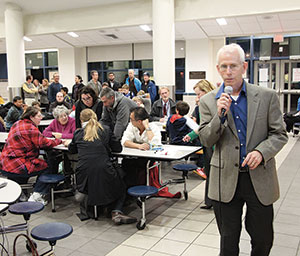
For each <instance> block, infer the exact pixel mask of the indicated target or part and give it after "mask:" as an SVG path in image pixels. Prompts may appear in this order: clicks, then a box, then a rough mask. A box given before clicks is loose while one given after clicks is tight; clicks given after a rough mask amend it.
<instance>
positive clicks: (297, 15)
mask: <svg viewBox="0 0 300 256" xmlns="http://www.w3.org/2000/svg"><path fill="white" fill-rule="evenodd" d="M278 16H279V19H280V20H299V19H300V11H296V12H285V13H279V14H278Z"/></svg>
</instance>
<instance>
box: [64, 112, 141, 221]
mask: <svg viewBox="0 0 300 256" xmlns="http://www.w3.org/2000/svg"><path fill="white" fill-rule="evenodd" d="M80 120H81V124H82V127H83V128H82V129H78V130H77V131H76V132H75V134H74V137H73V140H72V142H71V143H70V145H69V151H70V152H71V153H78V165H77V169H76V178H77V189H78V191H79V192H80V193H82V194H84V195H86V196H82V199H83V200H82V202H81V205H80V206H81V209H80V210H81V214H79V218H80V219H81V220H84V219H88V218H89V216H88V214H87V205H105V206H109V207H110V208H112V209H113V210H112V220H113V222H114V223H115V224H129V223H133V222H136V218H133V217H130V216H126V215H124V214H123V212H122V206H123V203H124V199H125V196H126V190H125V186H124V184H123V181H122V179H121V177H120V175H119V173H118V172H117V170H116V169H115V167H114V166H113V164H112V161H111V159H110V151H114V152H121V151H122V145H121V143H120V141H118V140H116V139H115V137H114V135H113V134H112V132H111V131H110V130H109V129H106V128H103V127H102V126H101V124H100V123H99V122H98V121H97V116H96V114H95V113H94V112H93V111H92V110H91V109H85V110H83V111H82V112H81V114H80Z"/></svg>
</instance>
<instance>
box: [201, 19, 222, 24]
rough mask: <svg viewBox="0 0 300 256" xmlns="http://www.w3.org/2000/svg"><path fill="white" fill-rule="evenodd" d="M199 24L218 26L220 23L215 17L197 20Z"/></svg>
mask: <svg viewBox="0 0 300 256" xmlns="http://www.w3.org/2000/svg"><path fill="white" fill-rule="evenodd" d="M197 22H198V24H200V26H218V25H219V24H218V23H217V21H216V20H215V19H209V20H197Z"/></svg>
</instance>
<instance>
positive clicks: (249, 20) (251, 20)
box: [235, 16, 257, 24]
mask: <svg viewBox="0 0 300 256" xmlns="http://www.w3.org/2000/svg"><path fill="white" fill-rule="evenodd" d="M235 19H236V21H237V22H238V23H239V24H256V23H257V19H256V17H255V16H239V17H236V18H235Z"/></svg>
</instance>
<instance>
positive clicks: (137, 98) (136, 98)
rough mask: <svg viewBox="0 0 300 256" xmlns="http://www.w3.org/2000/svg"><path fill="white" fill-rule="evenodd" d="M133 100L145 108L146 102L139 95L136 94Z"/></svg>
mask: <svg viewBox="0 0 300 256" xmlns="http://www.w3.org/2000/svg"><path fill="white" fill-rule="evenodd" d="M132 101H133V102H135V104H136V105H137V106H138V107H142V108H145V106H144V104H143V100H142V99H141V98H140V97H138V96H134V97H133V98H132Z"/></svg>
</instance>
